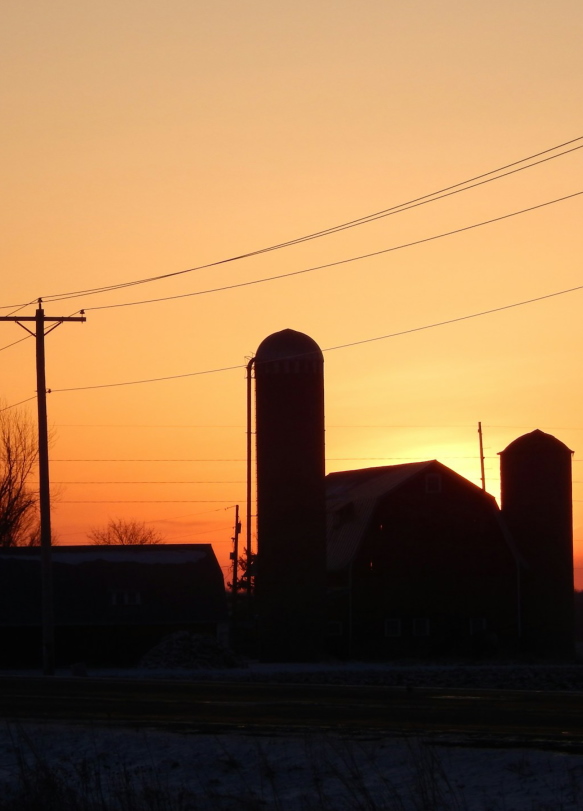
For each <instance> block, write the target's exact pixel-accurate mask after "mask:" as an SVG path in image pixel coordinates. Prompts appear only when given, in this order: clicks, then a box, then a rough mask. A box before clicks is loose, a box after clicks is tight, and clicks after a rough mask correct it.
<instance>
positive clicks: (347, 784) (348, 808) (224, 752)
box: [0, 664, 583, 811]
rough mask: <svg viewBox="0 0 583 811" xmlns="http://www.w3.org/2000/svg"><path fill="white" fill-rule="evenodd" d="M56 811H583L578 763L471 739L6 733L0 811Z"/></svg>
mask: <svg viewBox="0 0 583 811" xmlns="http://www.w3.org/2000/svg"><path fill="white" fill-rule="evenodd" d="M81 672H83V671H81ZM28 675H31V674H30V673H29V674H28ZM59 675H67V676H70V672H69V671H68V672H67V673H62V674H59ZM89 675H91V676H93V677H99V676H103V677H108V678H111V677H116V678H132V679H135V678H148V679H151V678H156V677H158V678H165V679H167V678H177V679H185V678H186V679H193V678H201V679H205V680H206V679H212V678H215V679H220V680H228V679H229V678H230V679H234V680H244V681H251V680H252V681H265V682H273V681H287V682H292V681H299V682H304V683H305V682H309V683H339V682H343V683H353V684H359V683H361V684H362V683H368V684H370V683H373V684H374V683H377V684H401V685H403V684H405V685H411V686H430V687H431V686H433V687H442V686H457V687H464V686H465V687H470V686H471V687H477V686H482V687H489V688H496V687H506V688H508V687H513V688H518V689H520V688H522V689H525V688H526V689H554V690H564V689H568V690H572V689H576V690H580V689H581V684H582V683H583V668H582V667H581V665H570V666H549V667H543V666H540V665H533V666H525V665H521V666H514V667H512V666H510V667H509V666H493V665H484V666H476V665H474V666H468V665H463V664H456V665H447V666H435V665H434V666H424V667H423V666H419V665H409V666H407V665H404V664H400V665H389V666H388V665H379V666H375V665H357V664H351V665H350V666H348V667H347V666H346V665H323V666H314V665H309V666H308V665H286V666H281V665H278V666H275V665H258V664H251V665H249V666H248V667H246V668H237V669H232V670H215V671H212V670H198V671H195V670H192V671H185V670H172V671H171V670H161V671H151V670H146V671H136V670H132V671H119V670H117V671H90V674H89ZM53 809H54V811H195V810H196V811H259V810H261V811H378V810H380V809H383V810H384V811H442V809H443V811H445V809H447V811H523V810H524V811H575V809H582V810H583V755H581V754H577V753H575V752H573V751H566V750H564V751H560V750H558V749H557V748H552V746H550V748H548V749H546V750H545V749H543V748H525V747H524V746H523V745H518V746H516V745H514V746H512V745H510V744H509V742H508V741H497V740H496V739H495V738H492V740H491V741H490V740H488V745H487V746H486V745H485V744H484V740H483V739H482V740H481V741H479V742H478V743H477V744H476V741H475V740H472V739H471V738H464V737H463V736H458V737H451V736H449V737H447V736H438V735H434V736H432V737H429V736H420V737H397V736H390V735H387V734H378V733H372V732H371V733H369V734H365V733H361V734H350V735H349V734H342V733H335V732H329V731H326V732H316V733H314V732H297V733H294V732H290V731H289V730H285V731H283V730H282V731H280V732H278V731H277V730H274V731H270V732H269V734H268V733H265V732H258V731H257V730H255V731H252V730H251V728H250V729H246V730H243V729H241V730H238V731H231V732H220V733H218V734H203V733H199V732H168V731H157V730H153V729H139V730H136V729H131V728H121V727H117V726H113V725H112V726H103V725H94V726H86V725H85V726H81V725H73V724H70V725H65V724H57V723H51V722H46V723H33V722H30V723H28V722H26V723H18V724H17V723H12V722H10V723H6V722H5V723H4V724H2V723H1V722H0V811H53Z"/></svg>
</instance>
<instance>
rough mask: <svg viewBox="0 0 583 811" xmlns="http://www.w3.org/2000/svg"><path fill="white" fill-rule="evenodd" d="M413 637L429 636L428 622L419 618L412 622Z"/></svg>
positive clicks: (423, 618)
mask: <svg viewBox="0 0 583 811" xmlns="http://www.w3.org/2000/svg"><path fill="white" fill-rule="evenodd" d="M413 636H429V620H428V619H426V618H425V617H419V618H417V619H414V620H413Z"/></svg>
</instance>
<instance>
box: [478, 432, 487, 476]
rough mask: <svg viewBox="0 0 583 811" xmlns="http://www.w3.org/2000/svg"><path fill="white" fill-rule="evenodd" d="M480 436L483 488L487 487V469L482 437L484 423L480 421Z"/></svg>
mask: <svg viewBox="0 0 583 811" xmlns="http://www.w3.org/2000/svg"><path fill="white" fill-rule="evenodd" d="M478 437H479V439H480V471H481V473H482V490H485V489H486V470H485V467H484V440H483V437H482V423H481V422H479V423H478Z"/></svg>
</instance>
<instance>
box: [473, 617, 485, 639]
mask: <svg viewBox="0 0 583 811" xmlns="http://www.w3.org/2000/svg"><path fill="white" fill-rule="evenodd" d="M487 627H488V623H487V622H486V620H485V619H484V617H472V619H470V636H473V635H474V634H479V633H481V632H482V631H485V630H486V628H487Z"/></svg>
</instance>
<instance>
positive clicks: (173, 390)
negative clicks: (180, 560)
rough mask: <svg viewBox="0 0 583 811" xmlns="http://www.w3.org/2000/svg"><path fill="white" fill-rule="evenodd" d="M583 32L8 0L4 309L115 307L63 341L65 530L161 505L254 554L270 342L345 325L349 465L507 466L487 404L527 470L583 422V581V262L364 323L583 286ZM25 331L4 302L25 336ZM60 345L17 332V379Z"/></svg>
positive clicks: (343, 435) (197, 533)
mask: <svg viewBox="0 0 583 811" xmlns="http://www.w3.org/2000/svg"><path fill="white" fill-rule="evenodd" d="M582 41H583V5H582V4H581V2H580V0H553V2H551V1H550V0H529V2H526V0H521V2H517V0H504V2H502V0H491V2H489V3H468V2H467V0H464V2H462V0H442V1H441V2H439V3H438V2H430V0H417V1H415V0H413V1H412V2H407V3H404V2H401V3H397V2H390V0H363V2H360V3H354V2H347V1H346V0H335V2H331V0H310V2H307V1H306V0H294V2H293V3H291V2H273V0H271V2H267V0H247V2H237V0H215V2H213V3H209V2H204V3H203V2H199V0H190V2H186V1H185V0H165V1H164V2H161V0H140V2H137V0H115V2H113V0H101V1H100V2H99V3H79V2H73V0H57V2H50V3H49V2H47V1H46V0H22V2H19V3H10V4H7V5H6V7H5V9H4V14H3V25H2V28H1V30H0V53H1V54H2V57H1V59H2V71H1V79H0V82H1V86H2V109H3V126H2V155H3V166H2V220H3V229H2V230H3V239H2V241H1V243H0V256H1V260H2V285H1V288H0V291H1V292H0V306H1V307H2V308H3V309H2V310H0V314H1V315H9V314H10V313H12V312H13V311H15V310H16V309H17V308H18V307H19V306H21V305H23V304H26V303H28V302H34V300H35V299H37V298H38V297H43V298H44V299H45V305H44V306H45V311H46V314H47V315H52V316H62V315H66V316H68V315H72V314H74V313H77V312H78V310H80V309H81V308H84V309H85V310H86V314H87V322H86V323H85V324H78V323H71V324H64V325H62V326H60V327H58V328H57V329H56V330H55V331H54V332H53V333H51V335H50V337H48V338H47V385H48V386H49V387H50V388H51V390H52V394H51V395H50V396H49V398H48V408H49V421H50V424H51V426H52V427H53V432H54V441H53V446H52V450H51V456H52V461H51V478H52V481H53V483H54V484H53V492H54V495H55V497H56V503H55V509H54V515H53V527H54V530H55V531H56V535H57V537H58V539H59V542H60V543H62V544H73V543H86V542H87V532H88V531H89V530H91V529H92V528H93V527H97V526H102V525H104V524H105V523H106V522H107V521H108V519H110V518H117V517H126V518H132V519H133V518H137V519H139V520H144V521H147V522H149V525H150V526H153V527H155V528H156V529H157V530H159V531H160V532H161V533H163V535H164V536H165V537H166V539H167V540H168V541H171V542H198V543H212V544H213V546H214V549H215V552H216V553H217V556H218V557H219V560H220V562H221V564H222V565H223V566H225V567H227V566H228V553H229V551H230V548H231V540H230V539H231V536H232V532H233V521H234V505H235V504H237V503H238V504H240V505H241V509H242V513H243V519H244V517H245V516H244V503H245V483H244V479H245V461H244V457H245V370H244V368H243V367H244V365H245V364H246V362H247V360H248V359H249V358H250V357H251V356H252V355H253V353H254V352H255V350H256V348H257V346H258V345H259V343H260V342H261V341H262V340H263V338H265V337H266V336H267V335H269V334H270V333H271V332H274V331H277V330H280V329H284V328H288V327H289V328H292V329H296V330H300V331H302V332H306V333H308V334H309V335H310V336H311V337H313V338H314V339H315V340H316V341H317V342H318V344H319V345H320V346H321V347H322V349H324V350H330V351H325V380H326V424H327V434H326V442H327V459H328V461H327V470H328V471H334V470H343V469H350V468H359V467H366V466H370V465H381V464H392V463H397V462H399V461H416V460H421V459H434V458H436V459H438V460H440V461H441V462H443V463H444V464H446V465H448V466H450V467H451V468H453V469H454V470H456V471H458V472H459V473H461V474H462V475H464V476H466V477H467V478H469V479H470V480H472V481H474V482H476V483H479V480H480V465H479V457H478V436H477V424H478V421H481V422H482V424H483V429H484V444H485V454H486V478H487V489H488V490H489V491H490V492H491V493H493V494H494V495H495V496H496V497H498V496H499V465H498V457H497V453H498V452H499V451H501V450H503V449H504V448H505V447H506V445H507V444H508V443H509V442H510V441H511V440H512V439H514V438H515V437H517V436H519V435H520V434H523V433H525V432H527V431H531V430H533V429H535V428H540V429H542V430H544V431H548V432H551V433H553V434H554V435H555V436H557V437H558V438H559V439H561V440H562V441H563V442H565V443H566V444H567V445H568V446H569V447H570V448H571V449H573V450H574V451H575V455H574V464H573V474H574V475H573V479H574V489H573V497H574V512H575V522H574V524H575V539H576V542H575V554H576V564H575V565H576V566H577V567H578V569H577V571H576V575H577V578H576V582H577V585H578V587H579V588H583V408H582V406H583V379H582V375H581V368H580V367H581V361H580V358H581V355H582V350H583V319H582V318H581V308H582V305H583V289H581V290H575V291H572V292H568V293H564V294H562V295H558V296H554V297H552V298H547V299H544V300H541V301H538V302H534V303H530V304H525V305H524V306H519V307H515V308H511V309H506V310H501V311H499V312H496V313H491V314H488V315H483V316H481V317H477V318H472V319H468V320H463V321H458V322H455V323H451V324H448V325H442V326H435V327H432V328H430V329H424V330H420V331H417V332H410V333H408V334H403V335H399V336H395V337H388V338H383V339H382V340H378V341H373V342H368V343H360V344H359V343H358V342H361V341H365V340H367V339H372V338H377V337H379V338H380V337H381V336H389V335H393V334H394V333H400V332H404V331H407V330H413V329H415V328H418V327H426V326H430V325H432V324H438V323H441V322H445V321H450V320H453V319H458V318H461V317H463V316H468V315H473V314H477V313H480V312H484V311H488V310H492V309H496V308H501V307H505V306H506V305H511V304H515V303H518V302H523V301H526V300H530V299H534V298H538V297H543V296H546V295H548V294H551V293H557V292H559V291H565V290H571V289H572V288H576V287H579V286H583V273H582V269H581V252H582V247H583V227H582V221H583V195H581V194H580V193H581V192H583V148H581V147H583V49H582V48H581V42H582ZM576 139H579V140H576ZM567 142H572V143H570V144H569V145H568V146H565V147H562V148H560V149H556V150H554V151H552V152H548V153H547V154H546V155H543V156H541V157H551V156H557V157H553V159H552V160H548V161H546V162H544V163H541V164H539V165H537V166H533V167H532V168H526V169H524V170H523V171H518V172H516V173H514V174H511V175H509V176H507V177H504V178H501V179H499V180H493V181H492V182H488V183H486V184H483V185H480V186H477V187H476V188H473V189H469V190H467V191H463V192H460V193H458V194H454V195H451V196H448V197H446V198H445V199H442V200H438V201H436V202H432V203H428V204H426V205H422V206H418V207H415V208H413V209H411V210H408V211H405V212H402V213H396V214H394V215H392V216H387V217H382V218H380V219H378V220H376V221H374V222H372V223H368V224H362V225H359V226H357V227H354V228H350V229H346V230H342V231H341V232H340V233H336V234H332V235H327V236H323V237H321V238H317V239H313V240H310V241H307V242H304V243H302V244H296V245H292V246H290V247H285V248H282V249H280V250H275V251H271V252H267V253H263V254H261V255H258V256H254V257H250V258H247V259H241V260H237V261H232V262H228V263H224V264H218V265H214V266H211V267H206V268H203V269H196V268H199V267H200V266H202V265H209V264H212V263H217V262H220V261H221V260H225V259H230V258H232V257H237V256H239V255H241V254H246V253H249V252H253V251H257V250H260V249H262V248H266V247H269V246H273V245H277V244H279V243H282V242H287V241H289V240H294V239H296V238H298V237H302V236H305V235H308V234H312V233H314V232H319V231H321V230H323V229H328V228H331V227H333V226H336V225H340V224H342V223H347V222H351V221H353V220H356V219H358V218H361V217H365V216H366V215H369V214H372V213H374V212H379V211H384V210H386V209H389V208H392V207H394V206H398V205H400V204H402V203H405V202H407V201H411V200H415V199H417V198H420V197H423V196H425V195H428V194H431V193H433V192H435V191H437V190H440V189H444V188H446V187H450V186H452V185H454V184H458V183H460V182H462V181H465V180H467V179H469V178H474V177H476V176H479V175H482V174H484V173H487V172H490V171H491V170H494V169H497V168H498V167H503V166H506V165H508V164H512V163H514V162H516V161H520V160H522V159H524V158H527V157H528V156H531V155H535V154H537V153H540V152H543V151H544V150H549V149H551V148H553V147H556V146H558V145H560V144H566V143H567ZM567 150H574V151H570V152H569V153H568V154H564V155H563V156H560V154H561V153H562V152H565V153H566V152H567ZM535 160H540V158H537V159H535ZM531 162H534V161H531ZM525 165H528V162H527V163H526V164H520V165H519V166H521V167H522V166H525ZM514 168H517V167H514ZM577 193H579V194H580V196H574V197H570V199H565V200H562V201H560V202H556V203H552V204H551V205H546V206H543V207H540V208H537V209H536V210H533V211H529V212H526V213H522V214H518V215H517V216H513V217H509V218H506V219H503V220H501V221H498V222H493V223H490V224H486V225H482V226H480V227H477V228H471V229H469V230H463V231H461V232H459V233H456V234H451V235H449V236H445V237H443V238H440V239H434V240H431V241H427V242H423V243H421V244H417V245H411V246H410V247H404V248H400V249H399V250H395V251H390V252H385V253H379V254H378V255H377V256H374V257H369V258H365V259H360V260H358V261H354V262H348V263H344V264H339V265H338V264H336V265H334V266H332V267H327V268H320V269H315V270H311V271H310V272H306V273H302V274H297V275H291V276H288V277H287V278H283V279H276V280H272V281H267V282H261V283H258V284H251V285H247V286H242V287H237V286H236V285H239V284H242V283H244V282H249V281H255V280H260V279H264V278H266V277H272V276H280V275H282V274H290V273H295V272H297V271H302V270H308V269H310V268H317V267H319V266H321V265H327V264H330V263H335V262H340V261H342V260H347V259H352V258H354V257H358V256H361V255H363V254H371V253H375V252H380V251H386V250H387V249H389V248H396V247H398V246H401V245H405V244H408V243H413V242H417V241H420V240H426V239H428V238H429V237H435V236H438V235H440V234H444V233H448V232H452V231H458V230H459V229H467V228H468V226H473V225H477V224H479V223H482V222H485V221H488V220H492V219H495V218H500V217H503V216H504V215H508V214H513V213H514V212H519V211H522V210H523V209H527V208H532V207H534V206H540V205H541V204H543V203H550V202H551V201H553V200H557V199H559V198H564V197H568V196H569V195H576V194H577ZM193 268H194V270H190V269H193ZM186 270H190V272H187V273H181V274H180V275H176V276H173V277H170V278H166V279H160V280H156V281H151V282H147V283H144V284H139V285H135V286H130V287H127V288H122V289H114V290H110V291H109V292H103V293H98V294H88V293H84V294H82V295H80V296H79V297H76V298H70V297H67V296H65V297H63V298H61V297H60V295H57V294H69V293H72V292H75V291H80V290H81V291H82V290H87V289H90V288H99V287H109V286H113V285H118V284H121V283H125V282H133V281H136V280H142V279H150V278H151V277H158V276H163V275H165V274H172V273H177V272H179V271H186ZM233 285H234V287H232V286H233ZM229 286H231V289H228V290H222V291H218V292H207V293H204V291H208V290H211V289H214V288H224V287H229ZM195 293H204V295H187V294H195ZM172 296H185V297H182V298H176V299H171V300H166V301H156V302H152V303H143V304H136V305H133V306H127V307H120V306H118V305H121V304H125V303H132V302H141V301H144V300H149V299H164V298H168V297H172ZM52 297H55V300H51V299H52ZM100 308H102V309H100ZM34 309H35V305H34V303H33V304H31V305H30V306H29V307H27V308H24V309H22V310H20V313H21V314H28V315H33V314H34ZM24 336H25V333H24V332H23V331H22V330H21V329H20V328H19V327H18V326H17V325H15V324H10V323H0V347H6V346H8V345H9V344H11V343H13V342H15V341H19V340H20V339H21V338H23V337H24ZM354 343H356V345H354V346H345V345H347V344H354ZM340 346H342V347H343V348H335V347H340ZM34 363H35V353H34V342H33V341H32V340H31V339H29V340H23V341H21V342H20V343H17V344H16V345H14V346H10V347H9V348H5V349H3V350H2V351H0V381H1V387H0V396H1V398H2V400H3V401H4V403H5V405H11V404H13V403H17V402H20V401H23V400H26V399H27V398H30V397H34V394H35V368H34ZM227 367H236V368H228V370H227V371H212V373H210V374H193V373H199V372H208V371H210V370H221V369H225V368H227ZM172 376H179V377H176V378H175V379H169V380H163V381H158V382H148V383H141V382H136V381H143V380H150V379H152V378H165V377H166V378H168V377H172ZM126 383H131V384H132V385H114V386H110V385H107V384H126ZM94 386H97V387H98V386H104V387H102V388H92V387H94ZM23 407H24V408H26V409H28V410H29V413H30V414H31V415H32V416H34V415H35V403H34V400H30V401H29V402H27V403H26V404H25V405H24V406H23Z"/></svg>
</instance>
